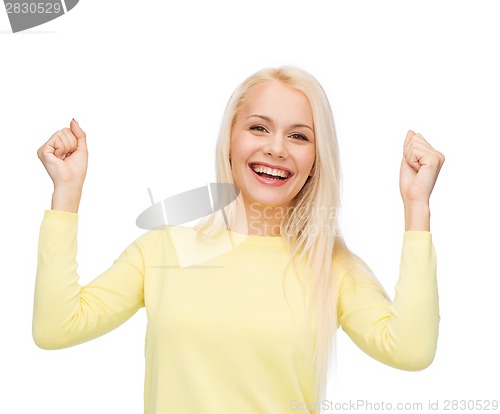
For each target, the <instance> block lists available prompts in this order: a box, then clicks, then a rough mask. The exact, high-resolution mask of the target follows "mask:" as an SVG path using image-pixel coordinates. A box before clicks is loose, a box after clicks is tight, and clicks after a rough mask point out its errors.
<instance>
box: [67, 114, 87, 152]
mask: <svg viewBox="0 0 500 414" xmlns="http://www.w3.org/2000/svg"><path fill="white" fill-rule="evenodd" d="M69 126H70V129H71V132H72V133H73V135H74V136H75V137H76V139H77V140H78V144H77V145H78V148H81V149H85V150H86V149H87V134H85V132H84V130H83V129H82V128H81V127H80V124H79V123H78V121H77V120H76V119H75V118H73V119H72V120H71V122H70V124H69Z"/></svg>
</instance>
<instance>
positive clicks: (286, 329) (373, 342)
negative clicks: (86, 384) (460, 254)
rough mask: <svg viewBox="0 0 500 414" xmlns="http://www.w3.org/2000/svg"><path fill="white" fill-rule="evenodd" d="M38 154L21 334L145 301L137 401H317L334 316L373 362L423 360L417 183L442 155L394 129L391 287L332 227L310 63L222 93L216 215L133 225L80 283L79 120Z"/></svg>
mask: <svg viewBox="0 0 500 414" xmlns="http://www.w3.org/2000/svg"><path fill="white" fill-rule="evenodd" d="M38 156H39V158H40V159H41V161H42V162H43V164H44V166H45V168H46V169H47V171H48V173H49V175H50V177H51V178H52V180H53V182H54V193H53V197H52V209H51V210H47V211H45V215H44V219H43V222H42V225H41V230H40V240H39V255H38V270H37V282H36V291H35V305H34V318H33V336H34V339H35V342H36V343H37V345H38V346H40V347H42V348H47V349H55V348H62V347H67V346H72V345H75V344H78V343H81V342H84V341H87V340H90V339H92V338H95V337H97V336H99V335H102V334H104V333H106V332H108V331H110V330H112V329H114V328H116V327H117V326H119V325H120V324H122V323H123V322H125V321H126V320H127V319H128V318H130V317H131V316H132V315H133V314H134V313H135V312H136V311H137V310H138V309H139V308H141V307H143V306H145V307H146V311H147V316H148V328H147V335H146V378H145V394H144V399H145V412H146V413H167V412H168V413H170V412H178V413H200V412H202V413H206V414H211V413H220V412H235V413H236V412H237V413H242V414H246V413H248V414H250V413H259V414H263V413H269V414H271V413H272V414H275V413H285V412H290V411H291V410H294V409H295V410H296V409H297V407H300V408H301V409H302V410H304V411H305V410H307V411H308V412H311V413H316V412H318V411H316V410H319V402H320V401H321V399H322V398H323V397H324V395H325V388H326V379H327V375H328V369H329V366H330V365H331V355H332V351H333V349H334V338H335V332H336V329H337V327H338V326H339V325H340V326H342V328H343V329H344V331H346V332H347V334H348V335H349V336H350V337H351V338H352V339H353V341H354V342H355V343H356V344H357V345H358V346H359V347H360V348H361V349H362V350H363V351H365V352H366V353H367V354H369V355H371V356H372V357H373V358H376V359H377V360H379V361H381V362H383V363H385V364H388V365H391V366H395V367H398V368H401V369H406V370H419V369H423V368H425V367H427V366H428V365H429V364H430V363H431V362H432V360H433V358H434V354H435V350H436V342H437V336H438V324H439V311H438V294H437V284H436V257H435V251H434V247H433V245H432V240H431V234H430V220H429V214H430V213H429V197H430V195H431V192H432V189H433V187H434V184H435V182H436V179H437V176H438V174H439V170H440V168H441V166H442V164H443V162H444V157H443V155H442V154H441V153H439V152H438V151H436V150H435V149H433V148H432V147H431V146H430V145H429V144H428V143H427V142H426V141H425V139H424V138H423V137H422V136H421V135H419V134H416V133H414V132H412V131H409V132H408V134H407V136H406V139H405V141H404V145H403V159H402V163H401V172H400V190H401V195H402V198H403V202H404V209H405V210H404V211H405V223H406V228H405V233H404V238H403V246H402V256H401V264H400V269H401V271H400V279H399V281H398V284H397V287H396V295H395V298H394V301H391V300H390V299H389V298H388V297H387V295H386V293H385V292H384V290H383V288H382V287H381V286H380V285H379V283H378V282H377V280H376V279H375V277H374V276H373V275H372V274H371V272H370V269H369V268H368V267H367V266H366V265H365V264H364V262H363V261H362V260H361V259H359V258H358V257H357V256H355V255H354V254H353V253H351V252H350V251H349V250H348V249H347V247H346V245H345V243H344V242H343V239H342V236H341V233H340V230H339V228H338V214H337V213H338V211H339V207H340V200H339V188H340V164H339V158H338V149H337V141H336V135H335V128H334V123H333V116H332V113H331V109H330V106H329V103H328V100H327V98H326V96H325V94H324V91H323V90H322V88H321V86H320V85H319V83H318V82H317V81H316V79H315V78H314V77H312V76H311V75H310V74H308V73H306V72H304V71H302V70H300V69H297V68H293V67H282V68H278V69H265V70H262V71H260V72H257V73H256V74H254V75H252V76H251V77H249V78H248V79H247V80H245V81H244V82H243V83H242V84H241V85H240V86H239V87H238V88H237V89H236V91H235V92H234V93H233V95H232V97H231V99H230V100H229V103H228V106H227V108H226V112H225V116H224V119H223V122H222V127H221V131H220V136H219V140H218V143H217V151H216V156H217V164H216V165H217V180H218V182H221V183H234V184H235V186H236V187H237V188H238V190H239V193H238V197H237V199H236V200H235V201H234V202H232V203H229V204H228V205H227V206H226V207H225V208H224V210H223V212H224V214H221V212H218V213H214V214H212V215H210V216H209V217H207V218H206V219H205V220H204V221H203V222H202V223H200V224H199V225H198V226H197V227H196V228H189V227H182V226H169V225H165V226H161V227H158V228H156V229H154V230H152V231H149V232H146V233H145V234H144V235H143V236H141V237H140V238H138V239H137V240H136V241H134V242H133V243H132V244H131V245H129V246H128V247H127V248H126V249H125V251H124V252H123V253H122V254H121V256H120V257H119V258H118V259H117V260H115V262H114V263H113V265H112V266H111V267H110V268H109V269H107V270H106V271H105V272H104V273H102V274H101V275H100V276H99V277H97V278H96V279H95V280H94V281H93V282H91V283H89V284H88V285H86V286H80V285H79V284H78V280H79V276H78V274H77V264H76V245H77V222H78V214H77V211H78V205H79V201H80V196H81V192H82V187H83V182H84V179H85V174H86V169H87V144H86V136H85V133H84V132H83V130H82V129H81V128H80V126H79V125H78V123H77V122H76V121H75V120H72V121H71V124H70V128H64V129H62V130H60V131H58V132H56V133H55V134H54V135H53V136H52V137H51V138H50V139H49V140H48V141H47V143H46V144H44V145H43V146H42V147H41V148H40V149H39V150H38ZM223 196H224V195H222V198H223Z"/></svg>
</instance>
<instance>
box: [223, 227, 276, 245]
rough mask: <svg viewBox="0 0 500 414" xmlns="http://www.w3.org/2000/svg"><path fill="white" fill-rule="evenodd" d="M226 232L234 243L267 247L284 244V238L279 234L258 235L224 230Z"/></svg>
mask: <svg viewBox="0 0 500 414" xmlns="http://www.w3.org/2000/svg"><path fill="white" fill-rule="evenodd" d="M226 233H227V235H228V237H230V238H232V240H233V241H234V242H235V243H236V244H247V245H253V246H268V247H271V246H276V247H279V246H285V245H286V242H285V240H284V239H283V237H281V236H258V235H255V234H246V233H238V232H236V231H233V230H226Z"/></svg>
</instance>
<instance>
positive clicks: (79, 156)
mask: <svg viewBox="0 0 500 414" xmlns="http://www.w3.org/2000/svg"><path fill="white" fill-rule="evenodd" d="M37 155H38V158H40V160H41V161H42V163H43V166H44V167H45V169H46V170H47V172H48V173H49V176H50V178H51V179H52V182H53V183H54V194H53V196H52V209H53V210H64V211H71V212H77V211H78V205H79V203H80V197H81V192H82V188H83V182H84V181H85V175H86V174H87V162H88V151H87V141H86V135H85V132H83V130H82V129H81V128H80V125H78V122H77V121H75V120H74V119H73V120H72V121H71V123H70V127H69V128H63V129H61V130H60V131H57V132H56V133H55V134H53V135H52V136H51V137H50V138H49V140H48V141H47V142H46V143H45V144H44V145H42V146H41V147H40V148H39V149H38V152H37Z"/></svg>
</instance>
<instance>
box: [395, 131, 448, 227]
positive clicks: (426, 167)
mask: <svg viewBox="0 0 500 414" xmlns="http://www.w3.org/2000/svg"><path fill="white" fill-rule="evenodd" d="M443 163H444V155H443V154H441V153H440V152H439V151H436V150H435V149H434V148H433V147H432V146H431V145H430V144H429V143H428V142H427V141H426V140H425V139H424V137H423V136H422V135H420V134H416V133H415V132H413V131H408V133H407V134H406V139H405V142H404V146H403V160H402V161H401V171H400V176H399V189H400V192H401V197H402V198H403V202H404V205H405V219H406V230H428V229H429V226H430V225H429V198H430V196H431V193H432V189H433V188H434V185H435V183H436V180H437V177H438V175H439V171H440V170H441V167H442V166H443Z"/></svg>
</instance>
